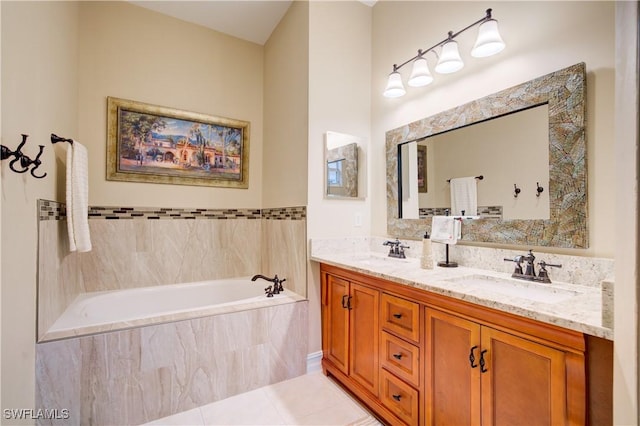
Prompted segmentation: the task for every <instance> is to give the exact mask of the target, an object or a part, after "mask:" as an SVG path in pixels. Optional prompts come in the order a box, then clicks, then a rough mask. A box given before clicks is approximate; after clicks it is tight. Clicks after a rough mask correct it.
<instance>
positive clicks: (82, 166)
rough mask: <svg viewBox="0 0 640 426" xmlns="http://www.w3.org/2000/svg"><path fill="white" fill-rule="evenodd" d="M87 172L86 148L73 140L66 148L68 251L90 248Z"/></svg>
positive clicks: (83, 250)
mask: <svg viewBox="0 0 640 426" xmlns="http://www.w3.org/2000/svg"><path fill="white" fill-rule="evenodd" d="M88 172H89V167H88V155H87V148H85V147H84V146H83V145H82V144H80V143H78V142H76V141H73V143H72V144H70V145H69V147H68V148H67V231H68V233H69V250H70V251H76V250H77V251H79V252H86V251H90V250H91V237H90V235H89V176H88Z"/></svg>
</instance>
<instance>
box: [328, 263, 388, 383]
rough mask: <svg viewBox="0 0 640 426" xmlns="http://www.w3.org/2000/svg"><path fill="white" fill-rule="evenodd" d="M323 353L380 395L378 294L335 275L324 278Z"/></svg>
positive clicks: (334, 363) (345, 372)
mask: <svg viewBox="0 0 640 426" xmlns="http://www.w3.org/2000/svg"><path fill="white" fill-rule="evenodd" d="M324 287H325V291H326V303H325V304H323V328H324V330H323V353H324V355H325V357H326V359H327V360H329V361H331V363H332V364H333V366H334V367H335V368H337V369H339V370H340V371H341V372H342V373H343V374H345V375H346V376H348V377H350V378H351V379H353V380H354V381H356V382H358V383H359V384H360V385H361V386H362V387H363V388H364V389H366V390H367V391H369V392H371V393H372V394H373V395H378V370H379V363H378V346H379V344H378V335H379V334H378V333H379V332H378V314H379V312H378V311H379V304H380V303H379V298H380V296H379V292H378V290H375V289H372V288H370V287H367V286H364V285H360V284H358V283H354V282H350V281H348V280H346V279H343V278H340V277H338V276H335V275H326V276H325V285H324Z"/></svg>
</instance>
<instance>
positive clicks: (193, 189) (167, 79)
mask: <svg viewBox="0 0 640 426" xmlns="http://www.w3.org/2000/svg"><path fill="white" fill-rule="evenodd" d="M78 64H79V65H78V70H79V72H78V75H79V97H78V102H79V105H81V106H82V108H81V109H80V111H79V117H78V118H79V126H78V134H77V135H72V134H68V135H66V136H68V137H75V138H77V139H78V140H79V141H80V142H82V143H83V144H84V145H86V147H87V149H88V150H89V181H90V191H89V203H90V204H91V205H106V206H138V207H202V208H218V207H224V208H255V207H260V205H261V200H262V185H261V175H262V161H261V159H262V133H263V127H262V120H263V117H262V115H263V106H262V103H263V95H262V92H263V49H262V46H260V45H258V44H254V43H250V42H247V41H243V40H240V39H237V38H234V37H231V36H228V35H224V34H222V33H218V32H215V31H212V30H210V29H207V28H204V27H200V26H197V25H193V24H190V23H187V22H184V21H181V20H178V19H174V18H171V17H168V16H165V15H161V14H159V13H156V12H152V11H149V10H147V9H144V8H141V7H138V6H134V5H131V4H129V3H126V2H81V3H80V55H79V62H78ZM107 96H115V97H119V98H125V99H131V100H134V101H141V102H146V103H150V104H154V105H161V106H167V107H171V108H177V109H181V110H186V111H194V112H199V113H205V114H210V115H214V116H222V117H229V118H234V119H240V120H246V121H250V122H251V128H250V160H249V167H250V169H249V188H248V189H245V190H234V189H226V188H211V187H198V186H183V185H161V184H145V183H130V182H112V181H107V180H106V179H105V164H106V133H107V130H106V124H107V123H106V105H107V104H106V102H107V101H106V98H107Z"/></svg>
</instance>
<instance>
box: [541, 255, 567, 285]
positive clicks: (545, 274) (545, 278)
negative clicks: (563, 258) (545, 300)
mask: <svg viewBox="0 0 640 426" xmlns="http://www.w3.org/2000/svg"><path fill="white" fill-rule="evenodd" d="M538 265H540V271H539V272H538V280H539V281H542V282H543V283H547V284H550V283H551V279H550V278H549V273H548V272H547V266H550V267H552V268H562V265H554V264H551V263H547V262H545V261H544V260H543V261H540V262H538Z"/></svg>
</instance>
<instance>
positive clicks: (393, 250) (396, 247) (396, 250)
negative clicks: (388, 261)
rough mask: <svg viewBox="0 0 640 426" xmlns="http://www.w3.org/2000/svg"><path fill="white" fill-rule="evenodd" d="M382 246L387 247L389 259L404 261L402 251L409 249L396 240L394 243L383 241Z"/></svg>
mask: <svg viewBox="0 0 640 426" xmlns="http://www.w3.org/2000/svg"><path fill="white" fill-rule="evenodd" d="M382 245H383V246H389V257H396V258H398V259H405V258H406V256H405V254H404V249H408V248H411V247H409V246H405V245H402V243H401V242H400V240H399V239H397V238H396V240H395V241H391V240H388V241H385V242H384V243H382Z"/></svg>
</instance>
